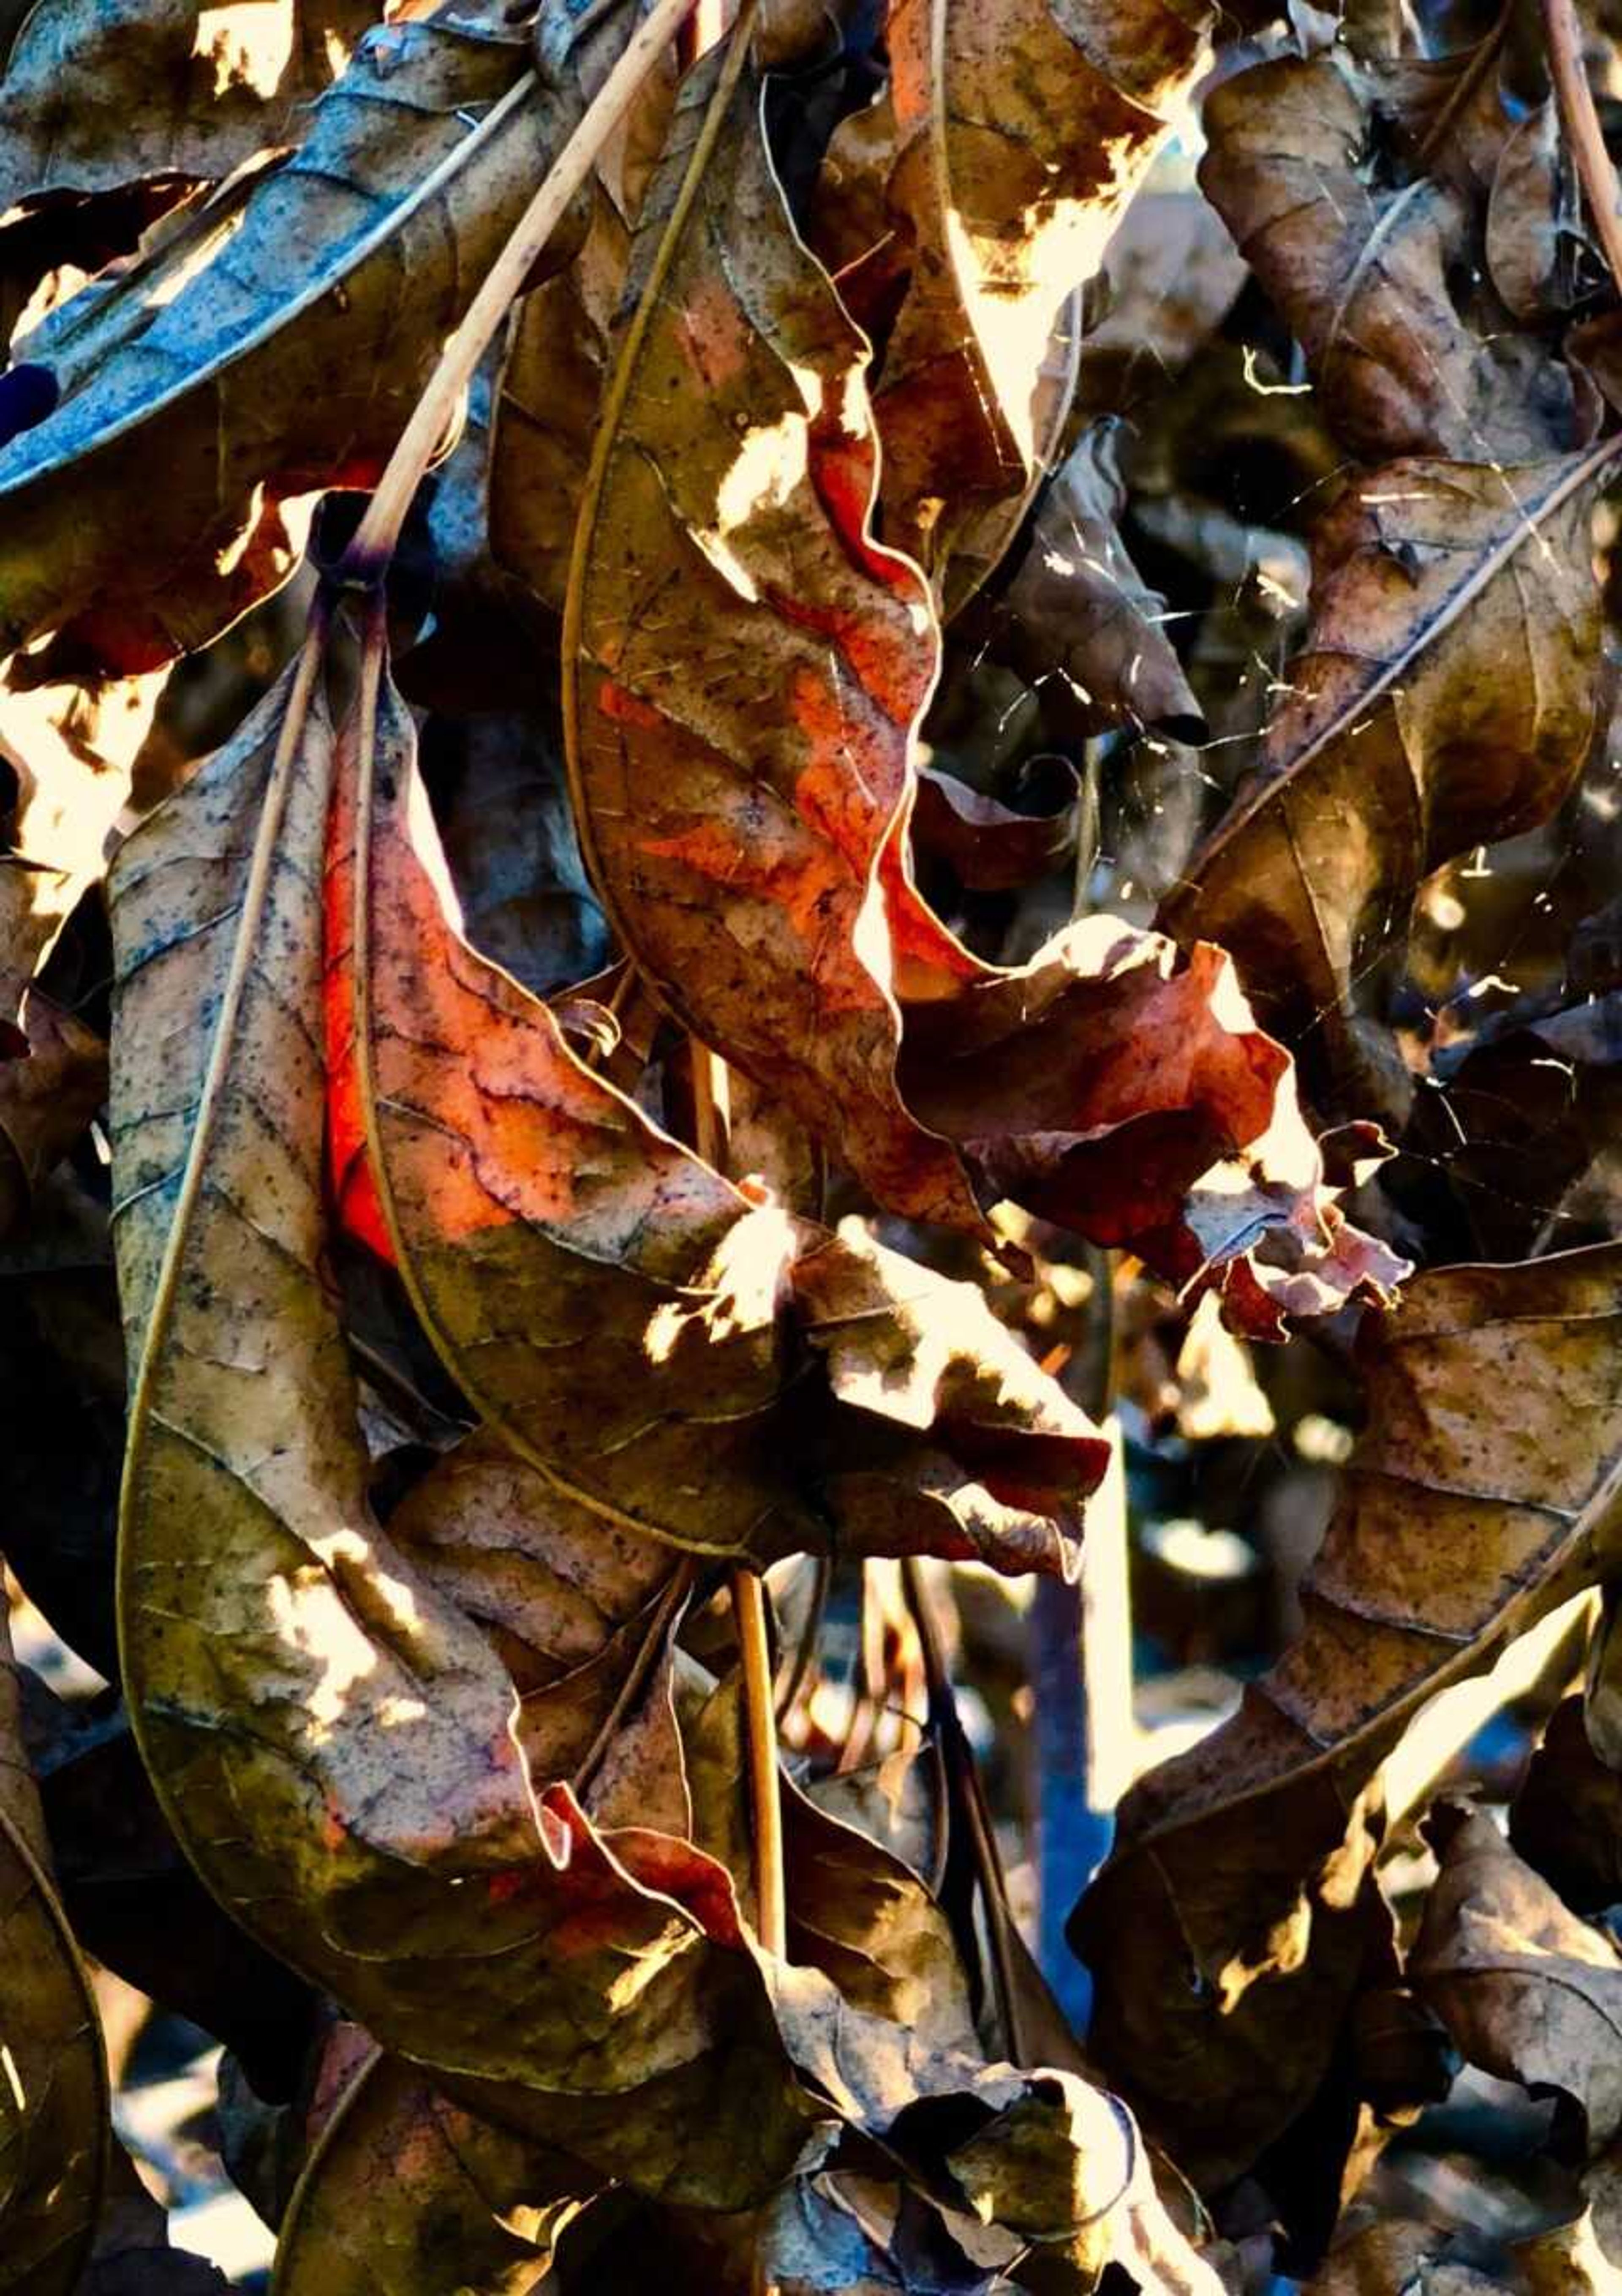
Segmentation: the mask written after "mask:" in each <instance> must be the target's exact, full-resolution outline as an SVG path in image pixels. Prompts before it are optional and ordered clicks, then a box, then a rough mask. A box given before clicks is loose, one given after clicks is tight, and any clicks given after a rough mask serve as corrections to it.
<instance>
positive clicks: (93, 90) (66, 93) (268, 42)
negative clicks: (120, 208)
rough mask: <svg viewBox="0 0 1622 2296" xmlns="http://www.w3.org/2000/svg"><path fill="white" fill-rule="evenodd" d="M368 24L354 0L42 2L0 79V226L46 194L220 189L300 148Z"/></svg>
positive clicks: (365, 11)
mask: <svg viewBox="0 0 1622 2296" xmlns="http://www.w3.org/2000/svg"><path fill="white" fill-rule="evenodd" d="M372 21H373V14H372V11H371V9H370V8H368V7H366V6H365V5H363V4H362V0H268V4H266V0H256V5H255V7H254V11H253V12H252V14H251V15H244V14H241V13H238V12H234V11H233V10H231V9H229V8H225V9H219V8H207V7H203V6H201V5H199V4H198V0H118V4H116V5H114V6H111V7H110V6H107V5H106V4H104V0H45V4H44V5H42V6H38V7H36V8H34V9H33V10H31V12H29V16H28V18H27V20H26V21H25V23H24V24H23V27H22V29H21V30H20V32H19V34H18V36H17V38H16V39H15V41H14V42H13V43H12V49H11V53H10V54H9V56H8V57H7V58H6V61H5V70H4V78H0V215H4V213H5V212H6V211H7V210H8V209H13V208H15V207H16V206H17V205H18V204H19V202H20V201H30V200H37V199H42V198H45V197H46V196H48V195H50V194H52V193H57V194H61V193H80V194H83V193H92V192H111V191H118V190H119V189H121V188H122V187H123V186H124V185H126V184H133V183H137V182H139V181H141V180H142V179H143V177H152V176H179V177H185V176H192V177H218V176H227V175H229V174H230V172H231V170H232V169H233V168H235V167H238V166H240V165H241V163H242V161H243V160H250V159H252V158H253V157H254V156H255V155H256V154H257V153H258V152H262V151H264V150H266V148H267V147H268V146H271V145H274V144H279V143H296V142H297V141H298V139H299V133H300V131H301V129H302V127H303V124H304V113H305V111H306V109H307V106H308V105H309V103H310V102H312V100H313V99H315V97H317V96H319V95H320V94H322V92H323V90H324V89H325V88H326V87H328V86H330V85H331V84H332V81H333V80H335V79H336V78H338V76H339V74H340V72H341V71H342V70H343V68H344V66H345V64H346V62H347V61H348V56H349V52H350V50H351V49H352V48H353V47H354V45H355V44H356V41H357V40H358V39H359V37H360V36H361V34H362V33H363V32H365V30H366V29H367V27H368V26H369V25H370V24H371V22H372Z"/></svg>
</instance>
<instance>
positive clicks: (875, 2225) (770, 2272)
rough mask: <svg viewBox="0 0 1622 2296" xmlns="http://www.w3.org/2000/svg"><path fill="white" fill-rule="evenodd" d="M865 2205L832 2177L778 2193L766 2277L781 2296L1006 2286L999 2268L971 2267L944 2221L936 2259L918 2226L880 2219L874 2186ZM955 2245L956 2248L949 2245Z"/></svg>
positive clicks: (978, 2293) (910, 2293)
mask: <svg viewBox="0 0 1622 2296" xmlns="http://www.w3.org/2000/svg"><path fill="white" fill-rule="evenodd" d="M860 2197H861V2198H862V2199H864V2200H866V2201H867V2202H869V2205H868V2207H867V2208H866V2209H865V2210H864V2209H863V2208H862V2207H860V2206H859V2205H858V2196H857V2195H856V2194H855V2193H853V2192H851V2191H850V2190H848V2189H845V2188H842V2187H841V2185H840V2182H839V2180H838V2179H836V2178H834V2177H796V2178H795V2180H794V2181H793V2183H792V2184H790V2185H785V2186H784V2187H783V2189H782V2192H781V2193H780V2194H778V2195H777V2197H776V2199H775V2200H774V2202H773V2204H772V2206H771V2209H770V2210H768V2212H767V2214H766V2219H765V2222H764V2224H763V2226H762V2227H761V2235H760V2252H761V2259H762V2267H761V2268H762V2271H763V2273H764V2274H765V2275H766V2276H768V2277H769V2282H770V2284H771V2285H772V2286H773V2287H774V2288H777V2289H779V2290H780V2291H781V2292H782V2296H833V2292H840V2296H986V2292H987V2291H988V2290H990V2289H992V2288H995V2287H999V2286H1004V2287H1005V2286H1006V2285H1007V2284H1006V2282H1004V2281H1003V2280H1002V2278H1001V2276H1000V2275H999V2274H998V2273H997V2271H996V2270H995V2267H987V2266H984V2265H979V2264H976V2263H974V2262H973V2261H971V2259H970V2258H969V2257H968V2256H966V2255H965V2254H964V2253H963V2251H962V2250H961V2249H960V2248H957V2246H956V2243H954V2242H952V2241H951V2235H950V2234H949V2233H948V2232H947V2231H946V2226H944V2225H943V2224H941V2222H940V2220H939V2218H936V2219H935V2226H934V2238H933V2240H932V2242H931V2243H930V2250H929V2252H927V2253H926V2254H923V2255H917V2254H916V2253H911V2252H909V2243H908V2235H909V2234H910V2233H911V2234H914V2239H913V2243H911V2246H912V2248H913V2249H914V2250H915V2249H916V2247H918V2246H919V2245H922V2243H919V2242H918V2241H917V2239H916V2237H915V2226H914V2225H913V2224H909V2223H905V2221H897V2222H895V2223H893V2224H891V2225H888V2226H887V2225H885V2224H883V2223H882V2222H881V2221H879V2220H877V2219H878V2215H879V2211H878V2210H877V2209H876V2208H875V2207H874V2206H873V2205H872V2202H873V2201H874V2200H875V2199H876V2198H880V2197H882V2198H889V2195H880V2194H874V2193H873V2191H872V2188H871V2187H869V2188H868V2189H867V2190H866V2191H864V2193H863V2194H861V2196H860ZM948 2243H949V2246H948Z"/></svg>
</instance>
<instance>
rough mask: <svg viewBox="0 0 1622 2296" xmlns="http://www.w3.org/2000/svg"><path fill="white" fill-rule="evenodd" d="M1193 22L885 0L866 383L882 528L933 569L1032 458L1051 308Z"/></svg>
mask: <svg viewBox="0 0 1622 2296" xmlns="http://www.w3.org/2000/svg"><path fill="white" fill-rule="evenodd" d="M1207 22H1208V20H1207V18H1206V17H1205V15H1204V13H1203V12H1202V11H1201V10H1200V9H1199V8H1198V7H1195V6H1190V7H1188V8H1187V9H1181V8H1177V7H1175V6H1170V5H1166V4H1162V0H1130V4H1127V5H1123V6H1118V7H1115V8H1112V9H1110V10H1094V11H1092V12H1089V13H1086V14H1085V15H1077V14H1075V13H1072V12H1064V11H1061V10H1059V9H1057V8H1055V7H1053V6H1051V5H1049V4H1048V0H995V4H990V5H987V4H981V5H978V6H975V7H952V6H949V5H948V4H947V0H896V4H895V5H893V6H892V7H891V8H890V10H889V25H888V31H889V55H890V100H891V102H892V104H893V106H894V111H895V122H896V147H897V159H896V163H895V168H894V172H893V174H892V176H891V179H890V183H889V195H888V196H889V209H890V222H891V227H892V228H893V229H895V230H896V231H897V233H898V234H900V235H901V237H902V239H903V241H904V242H909V241H910V242H911V243H910V247H908V250H907V253H908V257H909V277H908V281H907V288H906V294H905V299H904V301H903V303H902V306H901V308H900V312H899V314H898V316H897V320H896V323H895V325H894V328H893V330H892V331H891V333H890V336H889V342H888V344H887V346H886V348H885V354H884V362H883V366H882V369H881V375H880V380H879V384H878V390H877V396H876V399H875V412H876V414H877V417H878V423H879V430H880V435H881V439H882V440H883V446H884V457H883V488H884V531H885V535H886V537H887V539H889V541H891V542H893V543H895V544H897V545H899V546H900V547H902V548H904V549H906V550H908V551H910V552H912V553H913V554H914V555H916V556H918V557H919V558H920V559H921V560H922V562H923V563H924V564H926V565H929V566H930V567H932V568H933V569H934V570H935V571H936V575H937V579H938V580H940V579H943V578H944V577H945V570H946V562H947V559H948V556H949V554H950V553H951V551H952V550H953V548H954V546H955V545H956V543H957V541H958V539H959V537H960V536H961V534H962V531H963V528H964V527H965V525H968V524H971V522H972V521H974V520H975V519H976V518H977V517H978V516H979V515H980V514H982V513H983V512H985V510H986V509H987V506H988V505H995V504H998V503H1000V502H1002V501H1004V500H1005V499H1007V498H1009V497H1013V498H1016V499H1018V498H1021V497H1023V496H1026V495H1028V491H1029V489H1030V488H1031V487H1032V486H1033V484H1034V483H1035V481H1036V478H1037V476H1038V474H1039V457H1038V452H1037V448H1038V439H1039V434H1038V432H1037V430H1036V422H1037V420H1038V416H1039V405H1038V380H1039V376H1040V373H1041V370H1042V366H1043V363H1044V359H1045V357H1046V356H1047V353H1048V346H1049V340H1050V337H1051V334H1052V332H1053V325H1054V322H1055V320H1056V318H1057V317H1058V316H1059V313H1060V310H1061V305H1062V304H1063V303H1064V301H1065V299H1066V298H1067V297H1068V296H1069V294H1070V293H1071V291H1073V290H1074V289H1075V288H1077V287H1078V286H1079V285H1081V284H1082V283H1083V282H1084V281H1085V280H1087V279H1088V278H1090V277H1091V276H1092V275H1093V274H1094V272H1095V271H1096V270H1097V268H1098V266H1099V264H1100V261H1101V260H1102V256H1103V252H1104V249H1105V246H1106V244H1107V243H1108V241H1109V237H1110V231H1111V229H1112V227H1113V225H1114V223H1115V220H1116V217H1117V216H1118V214H1119V212H1120V209H1122V207H1124V206H1125V204H1126V200H1127V199H1128V198H1129V197H1130V195H1131V193H1132V191H1133V189H1134V188H1135V184H1136V183H1137V182H1138V180H1139V178H1140V177H1141V176H1142V175H1143V171H1144V170H1145V169H1146V168H1147V167H1148V165H1149V163H1150V161H1151V160H1152V158H1153V157H1154V154H1155V152H1156V150H1157V149H1158V148H1159V144H1160V142H1161V140H1162V139H1163V137H1164V136H1165V135H1166V134H1167V129H1168V127H1170V126H1171V124H1172V123H1173V122H1174V121H1175V119H1176V115H1177V113H1178V112H1179V111H1180V110H1181V108H1182V106H1183V104H1184V102H1185V100H1186V96H1187V93H1188V90H1189V89H1190V87H1191V86H1192V83H1193V80H1194V78H1196V76H1197V74H1198V73H1199V71H1200V70H1201V69H1202V68H1203V63H1204V56H1205V35H1206V29H1207Z"/></svg>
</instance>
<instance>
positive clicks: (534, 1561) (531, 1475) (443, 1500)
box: [389, 1430, 692, 1834]
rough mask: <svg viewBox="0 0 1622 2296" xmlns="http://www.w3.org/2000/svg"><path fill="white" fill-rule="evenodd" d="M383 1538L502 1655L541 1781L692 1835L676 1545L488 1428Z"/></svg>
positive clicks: (601, 1819) (610, 1820)
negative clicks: (672, 1682)
mask: <svg viewBox="0 0 1622 2296" xmlns="http://www.w3.org/2000/svg"><path fill="white" fill-rule="evenodd" d="M389 1537H390V1538H391V1539H392V1540H393V1541H394V1542H395V1543H396V1544H397V1546H398V1547H399V1548H400V1550H401V1552H402V1553H403V1554H405V1555H406V1558H407V1559H408V1560H409V1561H410V1562H412V1563H414V1565H415V1567H416V1568H417V1569H418V1570H421V1572H422V1576H423V1577H424V1579H427V1580H428V1582H429V1584H430V1586H432V1587H435V1588H436V1589H437V1590H438V1592H439V1593H440V1594H441V1595H444V1596H445V1598H446V1600H447V1601H448V1602H450V1603H455V1606H456V1608H457V1609H458V1610H460V1611H463V1613H464V1614H465V1615H466V1616H467V1617H468V1618H470V1619H472V1620H476V1621H477V1622H478V1623H479V1625H480V1626H482V1627H483V1628H484V1630H485V1632H486V1633H487V1635H488V1636H489V1637H490V1640H491V1642H492V1644H494V1646H495V1648H496V1651H497V1652H499V1653H500V1655H501V1657H502V1660H503V1661H504V1664H505V1666H506V1668H507V1670H508V1672H509V1674H510V1675H511V1676H512V1683H513V1687H514V1689H515V1690H516V1691H517V1693H518V1697H519V1705H518V1711H517V1714H516V1717H515V1718H514V1722H513V1728H514V1731H515V1734H516V1735H517V1737H518V1741H519V1743H520V1747H521V1748H522V1750H523V1754H524V1759H525V1760H526V1761H527V1763H528V1767H529V1771H530V1775H532V1776H533V1777H536V1778H569V1779H572V1780H573V1781H574V1782H575V1784H576V1785H577V1787H578V1792H579V1793H580V1796H581V1799H582V1800H583V1802H584V1804H585V1806H586V1809H587V1810H588V1811H589V1812H590V1814H591V1816H593V1817H594V1819H595V1820H596V1822H597V1823H598V1824H599V1825H645V1826H653V1827H655V1828H657V1829H659V1830H660V1831H662V1832H665V1833H676V1834H682V1833H688V1832H690V1831H691V1829H692V1816H691V1813H690V1810H689V1808H688V1803H687V1790H686V1785H685V1783H684V1777H683V1769H682V1752H681V1740H680V1736H679V1734H678V1732H677V1729H676V1716H675V1712H674V1710H673V1708H672V1705H671V1699H670V1687H669V1681H668V1672H669V1653H668V1638H669V1635H670V1631H671V1628H672V1626H673V1623H674V1617H675V1612H676V1597H677V1595H679V1593H680V1591H681V1590H680V1585H679V1582H678V1581H677V1580H676V1578H675V1576H674V1574H675V1572H676V1557H675V1556H674V1555H673V1554H671V1553H670V1550H669V1549H668V1547H666V1546H660V1545H659V1544H658V1542H657V1541H655V1540H653V1539H651V1538H646V1537H643V1535H641V1534H640V1533H637V1532H635V1531H628V1530H626V1529H621V1528H620V1527H619V1526H618V1524H616V1523H613V1522H610V1521H604V1519H603V1517H602V1515H601V1514H599V1513H593V1512H591V1511H590V1510H589V1509H587V1508H586V1507H584V1506H581V1505H578V1503H577V1502H576V1501H574V1500H572V1499H570V1498H569V1497H567V1496H566V1495H565V1494H564V1493H563V1492H562V1491H561V1490H560V1489H559V1488H558V1486H557V1485H556V1484H555V1483H554V1482H553V1481H551V1480H549V1479H548V1478H547V1477H546V1476H545V1475H544V1474H542V1473H541V1472H540V1471H539V1469H538V1468H535V1467H531V1466H529V1465H528V1464H526V1463H525V1462H524V1461H523V1460H522V1459H520V1458H517V1457H515V1456H513V1454H512V1452H511V1451H510V1450H509V1449H508V1448H507V1447H506V1446H505V1445H504V1444H503V1443H502V1442H501V1441H500V1440H499V1439H497V1438H496V1437H495V1436H493V1435H492V1434H491V1433H490V1432H489V1431H488V1430H480V1431H479V1432H478V1433H476V1434H473V1435H471V1436H469V1437H468V1438H467V1439H466V1440H465V1441H463V1443H461V1444H459V1445H458V1446H457V1447H456V1448H455V1450H454V1451H452V1452H450V1453H448V1454H447V1455H446V1457H444V1458H443V1459H441V1460H440V1461H439V1462H438V1464H437V1465H436V1466H434V1467H432V1468H430V1470H429V1472H428V1473H427V1474H426V1475H425V1476H424V1477H423V1479H422V1481H421V1482H420V1483H419V1484H418V1485H417V1486H416V1488H414V1490H413V1491H411V1492H410V1493H409V1494H408V1495H407V1497H406V1499H405V1501H404V1502H403V1503H402V1504H401V1505H399V1506H398V1507H397V1508H396V1509H395V1511H394V1513H392V1514H391V1515H390V1517H389Z"/></svg>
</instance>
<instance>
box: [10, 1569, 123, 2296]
mask: <svg viewBox="0 0 1622 2296" xmlns="http://www.w3.org/2000/svg"><path fill="white" fill-rule="evenodd" d="M15 1689H16V1686H15V1682H14V1679H13V1677H12V1654H11V1638H10V1635H9V1633H8V1631H7V1628H6V1623H5V1605H4V1595H0V2052H3V2054H4V2067H5V2079H4V2082H3V2083H0V2289H4V2290H5V2291H7V2292H8V2296H9V2292H12V2291H15V2292H16V2296H36V2292H37V2296H73V2291H74V2290H75V2289H76V2288H77V2287H78V2282H79V2276H80V2274H81V2272H82V2271H83V2269H84V2267H85V2263H86V2259H87V2257H88V2255H89V2252H90V2247H91V2243H92V2241H93V2240H94V2235H95V2226H96V2218H97V2217H98V2215H99V2213H100V2210H101V2205H102V2186H103V2182H104V2179H105V2176H106V2169H107V2149H108V2143H109V2130H108V2119H107V2111H108V2093H107V2067H106V2062H105V2060H104V2058H103V2055H102V2033H101V2027H100V2025H99V2024H98V2022H97V2020H96V2013H95V2005H94V2001H93V1999H92V1997H91V1993H90V1986H89V1981H88V1980H87V1978H86V1974H85V1970H84V1967H83V1964H81V1962H80V1960H79V1957H78V1948H77V1947H76V1946H75V1944H74V1942H73V1936H72V1932H71V1931H70V1929H69V1927H68V1924H67V1922H66V1920H65V1919H64V1917H63V1915H62V1910H61V1906H60V1905H59V1904H58V1902H57V1899H56V1895H55V1892H54V1890H53V1888H52V1886H51V1883H50V1881H49V1879H48V1878H47V1874H46V1869H45V1864H44V1862H43V1861H44V1859H45V1832H44V1827H43V1825H41V1822H40V1817H39V1806H38V1802H37V1800H36V1798H35V1795H34V1788H33V1782H32V1780H31V1779H30V1778H29V1775H28V1772H27V1768H26V1766H25V1765H24V1763H23V1759H22V1754H21V1749H20V1743H19V1740H18V1737H17V1734H16V1731H15Z"/></svg>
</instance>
